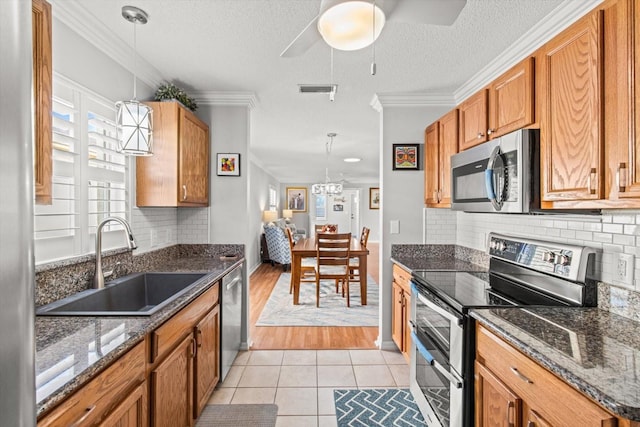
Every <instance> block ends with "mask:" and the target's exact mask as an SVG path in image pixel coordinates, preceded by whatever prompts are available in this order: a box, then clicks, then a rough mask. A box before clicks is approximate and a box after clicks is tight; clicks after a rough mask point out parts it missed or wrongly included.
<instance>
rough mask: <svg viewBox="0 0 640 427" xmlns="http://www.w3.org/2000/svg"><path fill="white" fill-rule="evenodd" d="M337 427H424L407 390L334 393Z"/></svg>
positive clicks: (337, 391)
mask: <svg viewBox="0 0 640 427" xmlns="http://www.w3.org/2000/svg"><path fill="white" fill-rule="evenodd" d="M333 397H334V399H335V403H336V418H337V419H338V427H355V426H358V427H365V426H366V427H376V426H380V427H396V426H403V427H411V426H416V427H418V426H419V427H424V426H425V425H426V423H425V421H424V418H423V417H422V414H421V413H420V410H419V409H418V406H416V404H415V401H414V400H413V396H411V392H410V391H409V390H408V389H400V388H388V389H362V390H339V389H337V390H334V391H333Z"/></svg>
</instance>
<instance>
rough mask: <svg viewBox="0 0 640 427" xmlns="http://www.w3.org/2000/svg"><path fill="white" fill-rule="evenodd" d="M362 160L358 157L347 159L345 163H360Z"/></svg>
mask: <svg viewBox="0 0 640 427" xmlns="http://www.w3.org/2000/svg"><path fill="white" fill-rule="evenodd" d="M360 160H362V159H359V158H357V157H347V158H346V159H344V161H345V162H347V163H358V162H359V161H360Z"/></svg>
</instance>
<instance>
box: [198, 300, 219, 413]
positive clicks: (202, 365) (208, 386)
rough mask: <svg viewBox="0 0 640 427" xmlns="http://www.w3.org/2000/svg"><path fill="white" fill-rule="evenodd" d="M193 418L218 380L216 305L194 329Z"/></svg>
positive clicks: (217, 315)
mask: <svg viewBox="0 0 640 427" xmlns="http://www.w3.org/2000/svg"><path fill="white" fill-rule="evenodd" d="M195 337H196V350H197V351H196V359H195V366H194V388H193V389H194V402H195V405H194V407H193V409H194V412H193V417H194V418H198V417H199V416H200V413H201V412H202V410H203V409H204V407H205V405H206V404H207V402H208V401H209V396H211V393H212V392H213V389H214V388H215V386H216V384H218V380H219V379H220V306H219V305H216V306H215V307H214V308H213V310H211V311H210V312H209V314H207V315H206V316H205V317H204V318H203V319H202V320H201V321H200V323H198V325H196V328H195Z"/></svg>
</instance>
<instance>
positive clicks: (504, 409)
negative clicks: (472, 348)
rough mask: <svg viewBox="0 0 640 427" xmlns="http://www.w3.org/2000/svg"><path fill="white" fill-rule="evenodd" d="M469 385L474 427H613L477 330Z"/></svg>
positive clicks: (590, 405)
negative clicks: (472, 395)
mask: <svg viewBox="0 0 640 427" xmlns="http://www.w3.org/2000/svg"><path fill="white" fill-rule="evenodd" d="M475 383H476V387H475V401H476V403H475V405H476V406H475V418H476V426H487V425H505V426H506V425H515V426H518V425H527V426H528V425H533V426H545V425H557V426H561V425H562V426H564V425H566V426H568V425H575V426H584V427H589V426H594V427H595V426H600V427H604V426H609V427H613V426H615V425H617V422H618V420H617V419H616V417H615V416H614V415H612V414H610V413H609V412H607V411H606V410H605V409H603V408H602V407H600V406H599V405H598V404H597V403H595V402H593V401H591V400H590V399H589V398H587V397H586V396H584V395H582V394H581V393H580V392H578V391H577V390H575V389H573V388H572V387H571V386H569V385H568V384H566V383H565V382H564V381H562V380H561V379H560V378H558V377H556V376H555V375H554V374H552V373H551V372H549V371H547V370H546V369H545V368H543V367H542V366H540V365H538V364H537V363H536V362H534V361H533V360H531V359H529V358H528V357H527V356H525V355H524V354H522V353H520V351H518V350H516V349H515V348H514V347H512V346H511V345H510V344H508V343H507V342H505V341H503V340H502V339H501V338H499V337H498V336H496V335H495V334H493V333H492V332H491V331H489V330H488V329H486V328H485V327H483V326H482V325H478V326H477V329H476V366H475ZM567 402H571V404H570V405H567ZM493 422H495V423H496V424H494V423H493ZM529 423H533V424H529Z"/></svg>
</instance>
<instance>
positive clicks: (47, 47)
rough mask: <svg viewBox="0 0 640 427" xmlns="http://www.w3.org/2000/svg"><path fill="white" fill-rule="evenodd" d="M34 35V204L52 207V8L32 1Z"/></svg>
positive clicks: (34, 0) (41, 1)
mask: <svg viewBox="0 0 640 427" xmlns="http://www.w3.org/2000/svg"><path fill="white" fill-rule="evenodd" d="M31 5H32V7H31V18H32V27H33V29H32V34H33V97H34V99H33V109H34V120H33V124H34V127H33V141H34V147H33V151H34V162H35V163H34V168H33V172H34V181H35V195H36V203H38V204H45V205H50V204H51V197H52V193H51V189H52V183H51V176H52V166H53V159H52V153H51V147H52V145H51V138H52V127H51V120H52V119H51V102H52V86H53V83H52V76H53V64H52V55H51V5H50V4H49V3H48V2H47V1H45V0H32V2H31Z"/></svg>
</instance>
